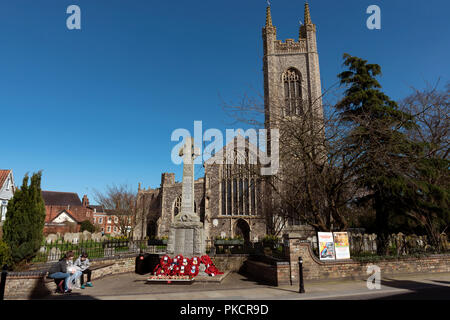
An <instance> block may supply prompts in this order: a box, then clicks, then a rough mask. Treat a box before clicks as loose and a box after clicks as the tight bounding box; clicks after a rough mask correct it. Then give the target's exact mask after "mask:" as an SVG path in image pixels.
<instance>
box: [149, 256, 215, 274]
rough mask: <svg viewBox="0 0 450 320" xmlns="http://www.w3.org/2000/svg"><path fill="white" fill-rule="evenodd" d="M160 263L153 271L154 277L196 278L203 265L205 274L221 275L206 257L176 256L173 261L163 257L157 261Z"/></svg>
mask: <svg viewBox="0 0 450 320" xmlns="http://www.w3.org/2000/svg"><path fill="white" fill-rule="evenodd" d="M159 262H160V263H159V264H158V265H157V266H156V268H155V269H154V270H153V274H154V275H156V276H175V277H177V276H190V277H191V278H193V277H196V276H197V275H198V273H199V271H200V268H199V267H200V265H201V264H204V265H205V267H206V269H205V273H206V274H208V275H210V276H215V275H219V274H223V272H220V271H219V269H217V268H216V266H215V265H214V263H213V261H212V260H211V258H210V257H209V256H208V255H204V256H202V257H200V258H199V257H193V258H192V259H189V258H184V257H183V256H182V255H177V256H175V257H174V258H173V259H171V258H170V257H169V256H167V255H165V256H164V257H162V258H161V259H160V261H159Z"/></svg>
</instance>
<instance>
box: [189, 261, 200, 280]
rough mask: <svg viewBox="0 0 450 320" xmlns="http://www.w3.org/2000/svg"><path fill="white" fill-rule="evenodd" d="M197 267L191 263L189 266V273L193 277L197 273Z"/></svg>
mask: <svg viewBox="0 0 450 320" xmlns="http://www.w3.org/2000/svg"><path fill="white" fill-rule="evenodd" d="M198 272H199V269H198V265H195V264H191V266H190V268H189V275H190V276H191V277H192V278H194V277H196V276H197V275H198Z"/></svg>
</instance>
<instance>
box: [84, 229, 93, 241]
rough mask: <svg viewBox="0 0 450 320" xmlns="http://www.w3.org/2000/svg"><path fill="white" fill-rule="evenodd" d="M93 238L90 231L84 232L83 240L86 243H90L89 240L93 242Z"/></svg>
mask: <svg viewBox="0 0 450 320" xmlns="http://www.w3.org/2000/svg"><path fill="white" fill-rule="evenodd" d="M91 238H92V234H91V233H90V232H89V231H87V230H84V231H83V237H82V239H83V240H84V241H89V240H91Z"/></svg>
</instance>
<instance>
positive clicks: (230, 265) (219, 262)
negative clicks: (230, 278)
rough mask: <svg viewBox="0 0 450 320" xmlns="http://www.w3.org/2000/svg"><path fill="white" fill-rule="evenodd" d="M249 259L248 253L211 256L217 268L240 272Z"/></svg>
mask: <svg viewBox="0 0 450 320" xmlns="http://www.w3.org/2000/svg"><path fill="white" fill-rule="evenodd" d="M247 259H248V254H217V255H215V256H211V260H212V261H213V262H214V264H215V266H216V267H217V269H219V270H220V271H231V272H239V271H240V270H241V268H242V266H243V265H244V262H245V261H246V260H247Z"/></svg>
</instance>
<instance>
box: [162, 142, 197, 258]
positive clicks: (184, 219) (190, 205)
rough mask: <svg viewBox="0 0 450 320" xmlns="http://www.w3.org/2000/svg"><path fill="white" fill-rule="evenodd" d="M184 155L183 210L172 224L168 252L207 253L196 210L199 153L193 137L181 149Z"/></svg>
mask: <svg viewBox="0 0 450 320" xmlns="http://www.w3.org/2000/svg"><path fill="white" fill-rule="evenodd" d="M179 154H180V156H182V157H183V182H182V188H181V210H180V213H179V214H178V215H177V216H176V217H175V218H174V222H173V223H172V224H171V225H170V231H169V239H168V240H167V253H168V254H170V255H174V254H181V255H183V256H185V257H192V256H200V255H203V254H205V239H204V230H203V223H202V222H201V221H200V217H199V216H198V215H197V214H195V212H194V159H195V158H196V157H197V156H198V155H199V151H198V148H194V140H193V139H192V137H187V138H186V139H185V144H184V145H183V147H182V148H181V149H180V153H179Z"/></svg>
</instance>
